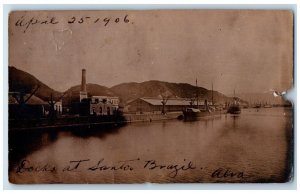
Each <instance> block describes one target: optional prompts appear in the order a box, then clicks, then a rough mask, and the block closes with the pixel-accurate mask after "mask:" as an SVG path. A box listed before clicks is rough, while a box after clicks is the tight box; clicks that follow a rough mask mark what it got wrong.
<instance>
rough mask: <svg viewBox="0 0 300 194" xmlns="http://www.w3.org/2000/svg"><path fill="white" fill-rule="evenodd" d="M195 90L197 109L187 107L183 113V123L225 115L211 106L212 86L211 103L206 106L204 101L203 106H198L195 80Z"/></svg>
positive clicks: (206, 103) (206, 102)
mask: <svg viewBox="0 0 300 194" xmlns="http://www.w3.org/2000/svg"><path fill="white" fill-rule="evenodd" d="M196 88H197V95H196V96H197V107H196V108H195V107H189V108H186V109H185V110H184V111H183V118H184V121H196V120H199V119H200V118H202V117H209V116H215V115H221V114H223V113H225V112H224V111H223V110H217V109H216V108H215V107H214V106H213V104H214V103H213V102H214V99H213V98H214V94H213V85H212V90H211V91H212V99H211V100H212V102H211V105H212V106H209V105H208V101H207V100H205V101H204V105H200V106H199V99H198V85H197V79H196Z"/></svg>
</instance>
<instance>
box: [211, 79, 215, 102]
mask: <svg viewBox="0 0 300 194" xmlns="http://www.w3.org/2000/svg"><path fill="white" fill-rule="evenodd" d="M211 104H212V105H214V83H211Z"/></svg>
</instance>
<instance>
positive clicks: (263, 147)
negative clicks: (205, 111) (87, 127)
mask: <svg viewBox="0 0 300 194" xmlns="http://www.w3.org/2000/svg"><path fill="white" fill-rule="evenodd" d="M292 126H293V123H292V110H291V109H283V108H265V109H260V110H259V111H257V110H256V109H244V110H242V114H241V115H239V116H236V117H234V116H231V115H222V116H218V117H215V118H213V119H201V120H200V121H196V122H183V121H177V120H173V121H165V122H152V123H139V124H129V125H127V126H124V127H121V128H119V129H99V130H97V131H82V130H77V131H57V132H55V131H52V132H49V131H48V132H34V133H33V132H29V131H27V132H22V133H10V137H9V143H10V145H9V148H10V153H9V159H10V161H9V163H10V170H9V178H10V181H11V182H13V183H141V182H186V183H188V182H285V181H288V179H289V176H290V169H291V167H292V163H291V161H292V154H293V142H292V133H293V129H292Z"/></svg>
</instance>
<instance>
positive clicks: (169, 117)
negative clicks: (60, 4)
mask: <svg viewBox="0 0 300 194" xmlns="http://www.w3.org/2000/svg"><path fill="white" fill-rule="evenodd" d="M8 25H9V29H8V38H9V40H8V44H9V50H8V55H9V64H8V81H9V83H8V88H9V91H8V94H7V95H8V102H7V103H8V137H7V138H8V159H9V162H8V165H9V168H8V171H9V172H8V173H9V175H8V178H9V182H10V183H13V184H116V183H117V184H120V183H126V184H127V183H130V184H134V183H137V184H141V183H146V182H148V183H287V182H290V181H292V180H293V177H294V172H293V169H294V162H293V161H294V149H295V148H294V146H295V145H294V105H293V103H292V102H291V101H288V100H287V99H286V98H285V96H286V94H287V93H288V91H289V90H290V89H292V88H293V83H294V77H293V73H294V14H293V11H292V10H238V9H232V10H222V9H219V10H209V9H193V10H188V9H180V10H167V9H162V10H97V11H96V10H90V11H89V10H76V11H75V10H74V11H67V10H66V11H61V10H60V11H59V10H57V11H53V10H52V11H50V10H44V11H28V10H26V11H25V10H24V11H12V12H10V14H9V21H8Z"/></svg>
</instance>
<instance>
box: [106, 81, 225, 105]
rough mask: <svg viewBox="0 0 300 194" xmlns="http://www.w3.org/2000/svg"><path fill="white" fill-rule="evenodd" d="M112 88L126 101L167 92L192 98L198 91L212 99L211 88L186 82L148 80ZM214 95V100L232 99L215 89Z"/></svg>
mask: <svg viewBox="0 0 300 194" xmlns="http://www.w3.org/2000/svg"><path fill="white" fill-rule="evenodd" d="M110 89H111V90H112V91H113V92H114V93H115V94H117V96H120V97H121V99H122V100H123V101H125V102H127V101H129V100H133V99H136V98H140V97H160V96H161V95H166V94H167V95H168V96H170V97H171V98H175V97H178V98H192V97H196V95H197V92H198V95H199V99H208V100H211V99H212V92H211V90H207V89H205V88H202V87H198V88H197V87H195V86H192V85H190V84H186V83H169V82H163V81H146V82H142V83H123V84H119V85H116V86H113V87H111V88H110ZM197 90H198V91H197ZM213 97H214V102H226V101H229V100H230V98H228V97H226V96H225V95H223V94H221V93H219V92H217V91H214V94H213Z"/></svg>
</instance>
